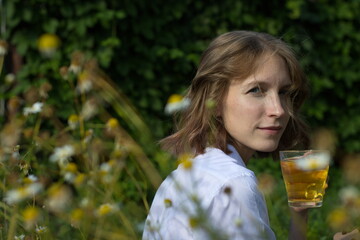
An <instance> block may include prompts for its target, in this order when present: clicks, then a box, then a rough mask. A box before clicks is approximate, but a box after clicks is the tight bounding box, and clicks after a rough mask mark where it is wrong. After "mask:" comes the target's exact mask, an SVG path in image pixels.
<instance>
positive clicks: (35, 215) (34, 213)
mask: <svg viewBox="0 0 360 240" xmlns="http://www.w3.org/2000/svg"><path fill="white" fill-rule="evenodd" d="M22 215H23V217H24V222H25V228H26V229H31V228H33V227H34V226H35V224H36V222H37V220H38V219H39V217H40V211H39V209H37V208H35V207H32V206H29V207H27V208H26V209H25V210H24V211H23V213H22Z"/></svg>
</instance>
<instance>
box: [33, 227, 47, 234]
mask: <svg viewBox="0 0 360 240" xmlns="http://www.w3.org/2000/svg"><path fill="white" fill-rule="evenodd" d="M35 231H36V233H38V234H41V233H45V232H46V231H47V227H46V226H37V227H36V229H35Z"/></svg>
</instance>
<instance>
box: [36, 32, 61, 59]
mask: <svg viewBox="0 0 360 240" xmlns="http://www.w3.org/2000/svg"><path fill="white" fill-rule="evenodd" d="M37 44H38V49H39V51H40V52H41V54H42V55H43V56H45V57H52V56H53V55H54V53H55V52H56V50H57V49H58V47H59V46H60V39H59V37H58V36H56V35H55V34H50V33H45V34H43V35H41V36H40V37H39V39H38V43H37Z"/></svg>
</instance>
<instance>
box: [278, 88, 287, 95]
mask: <svg viewBox="0 0 360 240" xmlns="http://www.w3.org/2000/svg"><path fill="white" fill-rule="evenodd" d="M288 93H289V90H287V89H284V90H281V91H280V92H279V95H287V94H288Z"/></svg>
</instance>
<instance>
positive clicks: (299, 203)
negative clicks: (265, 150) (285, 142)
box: [280, 150, 330, 208]
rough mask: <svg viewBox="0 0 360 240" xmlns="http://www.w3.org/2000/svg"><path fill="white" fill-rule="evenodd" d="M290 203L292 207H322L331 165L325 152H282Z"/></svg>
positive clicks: (281, 157) (283, 171)
mask: <svg viewBox="0 0 360 240" xmlns="http://www.w3.org/2000/svg"><path fill="white" fill-rule="evenodd" d="M280 162H281V171H282V175H283V179H284V182H285V187H286V192H287V196H288V203H289V206H291V207H306V208H309V207H321V206H322V202H323V197H324V194H325V188H326V186H327V176H328V171H329V164H330V153H329V152H328V151H325V150H284V151H280Z"/></svg>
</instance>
